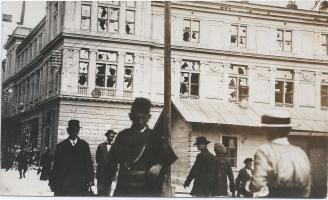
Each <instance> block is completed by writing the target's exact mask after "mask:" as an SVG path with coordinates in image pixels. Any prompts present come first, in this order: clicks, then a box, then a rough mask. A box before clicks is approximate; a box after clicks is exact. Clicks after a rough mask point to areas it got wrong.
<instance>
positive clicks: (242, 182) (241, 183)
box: [236, 167, 253, 197]
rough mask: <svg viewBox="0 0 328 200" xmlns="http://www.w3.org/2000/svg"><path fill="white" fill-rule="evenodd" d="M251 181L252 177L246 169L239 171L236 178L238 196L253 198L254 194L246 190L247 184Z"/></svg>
mask: <svg viewBox="0 0 328 200" xmlns="http://www.w3.org/2000/svg"><path fill="white" fill-rule="evenodd" d="M249 180H251V176H250V175H249V174H248V173H247V171H246V167H244V168H242V169H241V170H240V171H239V173H238V176H237V178H236V190H237V191H238V194H241V195H243V196H244V197H252V196H253V194H252V193H251V192H248V191H247V190H246V189H245V186H246V182H247V181H249ZM238 196H239V195H238Z"/></svg>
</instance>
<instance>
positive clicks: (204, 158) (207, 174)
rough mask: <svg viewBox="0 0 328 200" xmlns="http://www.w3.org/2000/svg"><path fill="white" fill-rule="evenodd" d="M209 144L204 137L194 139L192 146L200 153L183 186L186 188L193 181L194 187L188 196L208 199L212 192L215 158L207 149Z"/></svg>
mask: <svg viewBox="0 0 328 200" xmlns="http://www.w3.org/2000/svg"><path fill="white" fill-rule="evenodd" d="M208 143H210V141H208V140H207V139H206V137H204V136H199V137H197V138H196V142H195V143H194V145H197V148H198V150H199V151H200V153H199V154H198V155H197V157H196V161H195V163H194V165H193V166H192V168H191V170H190V172H189V175H188V176H187V179H186V181H185V182H184V184H183V186H184V187H185V188H186V187H188V186H189V185H190V183H191V181H192V180H194V185H193V187H192V190H191V192H190V194H191V195H192V196H195V197H210V196H211V195H212V191H213V184H214V181H215V172H216V163H215V157H214V155H213V154H211V153H210V152H209V151H208V149H207V144H208Z"/></svg>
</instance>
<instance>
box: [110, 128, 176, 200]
mask: <svg viewBox="0 0 328 200" xmlns="http://www.w3.org/2000/svg"><path fill="white" fill-rule="evenodd" d="M109 155H110V158H109V159H110V161H111V165H110V166H112V167H111V168H110V170H106V172H110V174H109V176H108V178H109V179H110V180H112V177H113V176H114V175H115V172H116V170H117V168H116V166H117V164H120V170H119V174H118V178H117V179H118V181H117V185H116V189H115V191H114V196H134V197H136V196H160V195H161V191H162V185H163V180H164V175H165V173H166V169H167V167H168V166H170V165H171V164H172V163H173V162H174V161H175V160H176V159H177V157H176V155H175V154H174V152H173V151H172V149H171V148H170V147H168V146H167V144H166V141H165V140H164V139H163V138H162V137H160V135H158V134H157V133H155V132H153V131H152V130H151V129H149V128H147V129H146V130H145V131H144V132H142V133H140V132H138V131H137V130H135V129H134V128H133V127H131V128H129V129H125V130H123V131H121V132H120V133H118V135H117V136H116V139H115V141H114V144H113V146H112V149H111V151H110V153H109ZM155 164H160V165H161V166H162V170H161V173H160V176H158V177H156V178H154V177H149V176H148V175H147V172H148V170H149V169H150V168H151V166H153V165H155Z"/></svg>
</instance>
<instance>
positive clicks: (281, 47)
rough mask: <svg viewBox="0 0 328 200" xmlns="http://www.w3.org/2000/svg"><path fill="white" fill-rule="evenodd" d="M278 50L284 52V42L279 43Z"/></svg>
mask: <svg viewBox="0 0 328 200" xmlns="http://www.w3.org/2000/svg"><path fill="white" fill-rule="evenodd" d="M278 50H279V51H283V50H284V49H283V41H278Z"/></svg>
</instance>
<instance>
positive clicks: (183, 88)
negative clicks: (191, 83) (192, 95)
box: [180, 83, 188, 95]
mask: <svg viewBox="0 0 328 200" xmlns="http://www.w3.org/2000/svg"><path fill="white" fill-rule="evenodd" d="M180 94H182V95H188V85H187V84H186V83H180Z"/></svg>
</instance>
